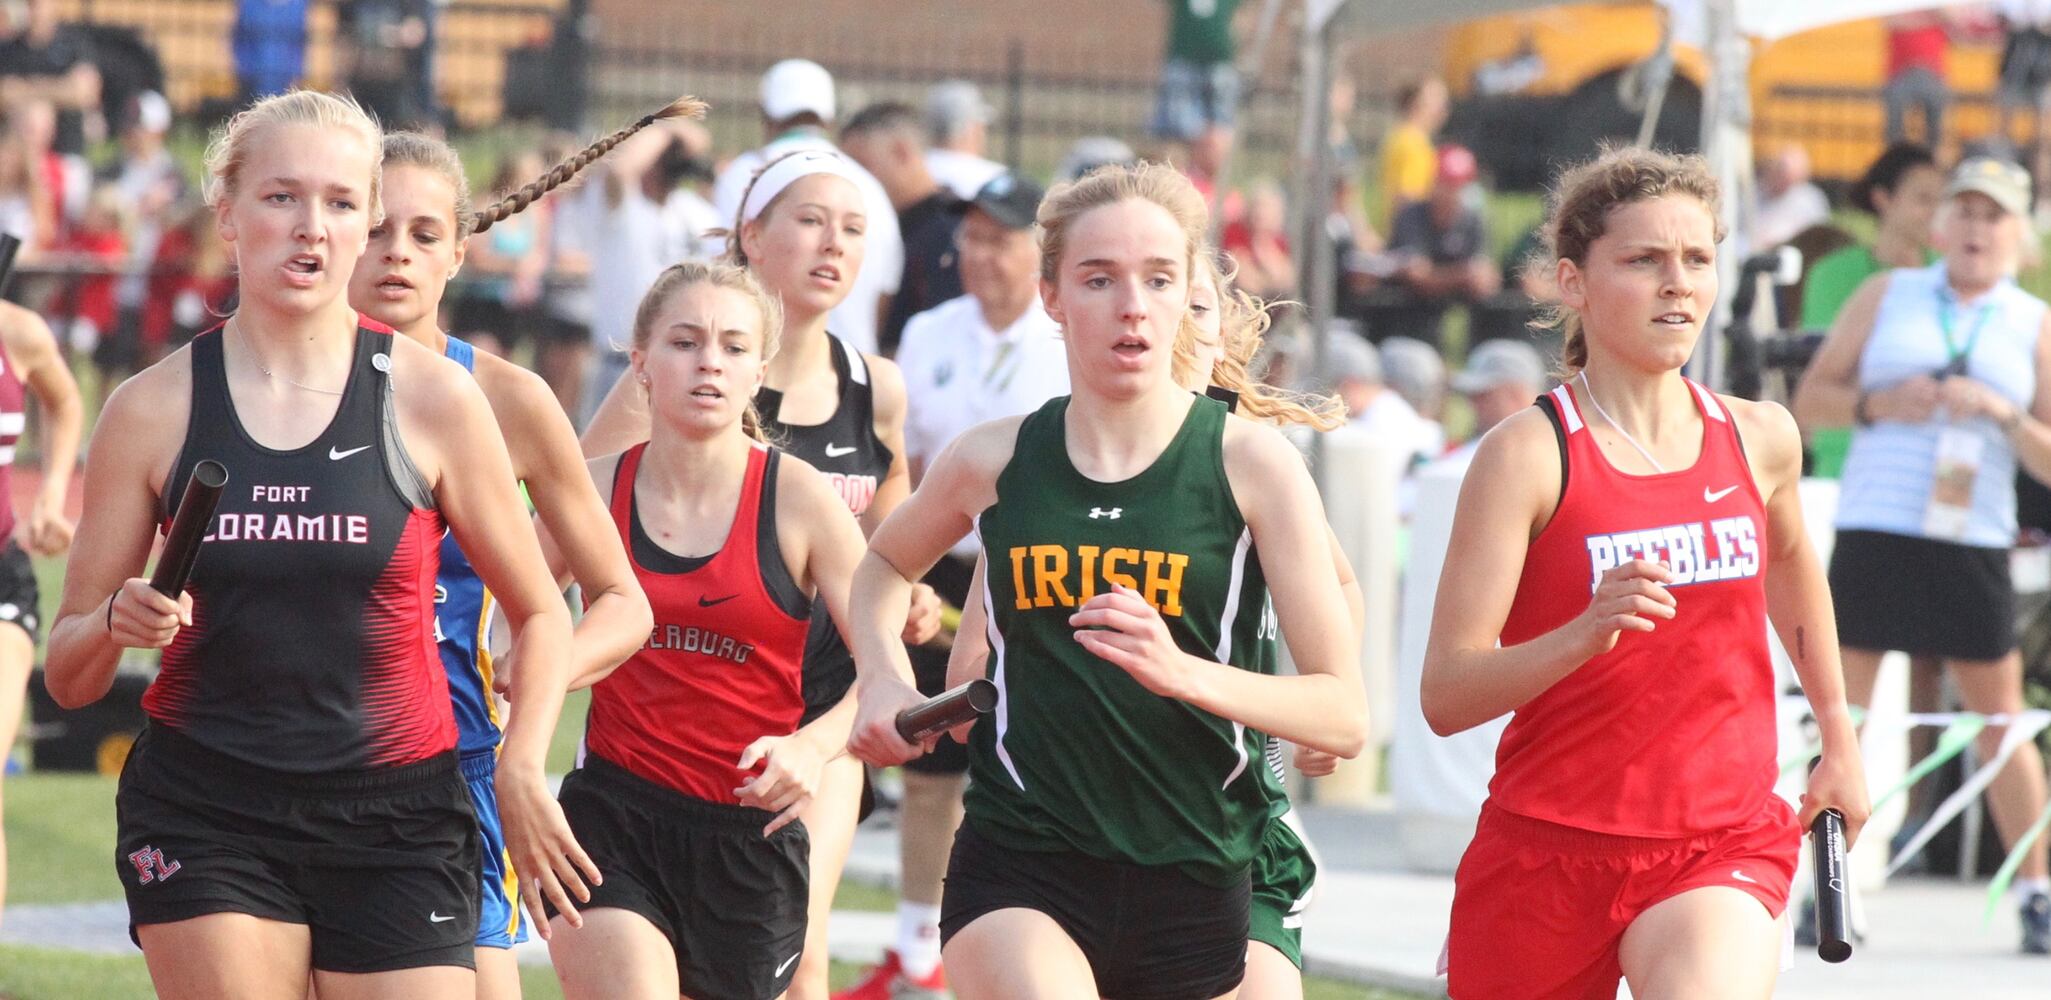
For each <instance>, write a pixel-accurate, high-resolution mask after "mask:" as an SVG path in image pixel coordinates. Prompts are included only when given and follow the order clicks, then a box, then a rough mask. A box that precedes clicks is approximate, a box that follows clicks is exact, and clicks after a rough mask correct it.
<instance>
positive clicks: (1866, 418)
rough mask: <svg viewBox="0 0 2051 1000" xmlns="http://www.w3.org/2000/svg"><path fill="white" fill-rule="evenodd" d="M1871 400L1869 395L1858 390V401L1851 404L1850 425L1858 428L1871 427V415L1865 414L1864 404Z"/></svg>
mask: <svg viewBox="0 0 2051 1000" xmlns="http://www.w3.org/2000/svg"><path fill="white" fill-rule="evenodd" d="M1871 399H1872V394H1871V393H1868V392H1866V391H1865V390H1863V389H1861V390H1859V400H1858V402H1856V403H1853V404H1852V423H1854V424H1857V425H1859V426H1860V427H1871V426H1873V415H1872V414H1871V413H1868V412H1866V403H1867V402H1869V401H1870V400H1871Z"/></svg>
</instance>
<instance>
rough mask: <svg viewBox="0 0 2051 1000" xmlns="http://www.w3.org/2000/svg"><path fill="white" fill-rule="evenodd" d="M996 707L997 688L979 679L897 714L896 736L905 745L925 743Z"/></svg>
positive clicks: (986, 713)
mask: <svg viewBox="0 0 2051 1000" xmlns="http://www.w3.org/2000/svg"><path fill="white" fill-rule="evenodd" d="M996 707H997V685H995V684H992V683H990V682H989V681H987V680H983V679H981V678H977V679H976V680H972V681H970V682H968V683H967V684H963V685H962V686H960V687H958V688H955V689H954V690H952V691H949V692H947V693H946V694H943V695H941V696H939V697H937V698H933V699H930V700H928V701H925V702H923V703H921V704H918V705H914V706H912V707H911V708H907V709H905V710H904V711H902V712H899V713H897V735H898V736H900V737H902V738H903V739H904V741H905V742H906V743H922V742H924V741H925V740H926V738H927V737H929V736H933V735H936V734H938V733H943V732H946V731H947V730H949V729H953V728H954V727H956V726H959V725H961V724H962V723H964V722H969V721H972V720H974V719H975V718H976V716H979V715H988V714H989V713H990V710H991V709H993V708H996Z"/></svg>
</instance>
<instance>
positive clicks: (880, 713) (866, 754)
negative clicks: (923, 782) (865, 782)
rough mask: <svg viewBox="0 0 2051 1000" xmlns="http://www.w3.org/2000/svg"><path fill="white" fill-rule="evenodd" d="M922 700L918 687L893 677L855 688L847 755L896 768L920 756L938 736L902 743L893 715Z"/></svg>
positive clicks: (862, 684) (923, 699) (878, 765)
mask: <svg viewBox="0 0 2051 1000" xmlns="http://www.w3.org/2000/svg"><path fill="white" fill-rule="evenodd" d="M925 700H926V699H925V697H924V696H922V695H920V694H919V689H918V688H915V687H912V686H911V685H910V684H907V683H905V681H904V679H903V678H902V677H897V676H895V675H893V676H891V677H888V678H885V679H882V680H875V681H865V682H863V683H861V684H859V685H857V686H856V688H855V727H854V730H853V731H852V732H850V733H849V734H848V738H847V749H848V752H849V753H851V754H854V755H855V758H856V759H858V760H860V761H861V762H862V763H864V764H872V765H874V766H876V767H896V766H897V765H899V764H903V763H905V762H906V761H910V760H914V759H917V758H919V757H922V756H924V755H925V754H926V753H927V751H930V750H932V749H933V744H934V743H936V742H939V739H940V737H939V736H938V735H935V736H933V737H931V738H929V739H927V740H926V741H925V742H924V743H923V744H918V743H906V742H905V741H904V737H902V736H899V735H897V713H899V712H902V711H904V710H905V709H907V708H914V707H916V706H918V705H919V704H920V703H921V702H924V701H925Z"/></svg>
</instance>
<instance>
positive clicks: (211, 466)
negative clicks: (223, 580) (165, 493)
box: [150, 458, 228, 601]
mask: <svg viewBox="0 0 2051 1000" xmlns="http://www.w3.org/2000/svg"><path fill="white" fill-rule="evenodd" d="M227 485H228V467H227V466H224V465H222V464H221V463H219V462H216V461H214V460H213V459H211V458H209V459H207V460H205V461H203V462H201V463H199V464H198V465H195V466H193V467H192V479H191V480H190V481H188V482H187V483H186V484H185V496H184V498H182V499H180V500H179V501H178V513H176V514H174V515H172V517H171V528H170V530H169V531H166V532H164V552H163V554H162V555H160V556H158V557H157V568H156V571H155V572H153V573H151V574H150V589H151V590H154V591H156V592H157V593H159V594H162V595H164V596H165V597H168V598H170V599H172V600H174V601H175V600H177V599H178V595H179V594H180V593H181V592H183V591H184V590H185V581H186V580H187V579H189V578H191V576H192V566H193V563H195V562H197V561H198V560H199V540H200V539H202V538H205V537H206V533H207V525H208V524H209V523H211V522H212V521H213V519H214V508H215V507H216V506H218V505H219V504H220V502H221V490H222V489H223V488H225V487H226V486H227Z"/></svg>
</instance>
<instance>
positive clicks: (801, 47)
mask: <svg viewBox="0 0 2051 1000" xmlns="http://www.w3.org/2000/svg"><path fill="white" fill-rule="evenodd" d="M235 6H236V5H235V4H234V3H233V2H232V0H68V2H60V3H59V9H60V11H62V12H63V14H64V16H66V17H67V18H69V19H70V22H71V23H73V24H77V25H80V26H82V27H84V28H86V29H88V30H90V31H92V32H94V33H95V34H96V35H99V36H101V37H106V38H122V37H126V38H130V39H133V40H134V41H135V42H137V43H139V44H140V47H141V50H142V51H143V52H145V53H153V54H154V58H155V60H156V61H157V62H158V63H159V64H160V65H161V67H162V83H161V86H162V88H163V90H164V92H165V94H166V96H167V97H169V98H170V99H171V102H172V104H173V105H174V106H175V107H176V108H177V109H178V110H179V111H180V112H181V113H182V114H185V115H188V116H199V117H200V118H201V119H202V120H203V121H209V122H210V121H213V120H217V119H218V118H219V117H220V116H222V115H224V114H225V113H226V112H228V111H229V110H231V109H232V108H233V106H234V102H235V101H236V99H237V97H238V95H239V94H240V88H239V87H238V84H237V79H236V68H235V61H234V58H233V39H234V35H235ZM348 6H349V5H348V4H347V3H346V2H342V0H308V3H307V9H308V14H307V18H306V24H305V35H304V66H305V71H304V75H303V82H304V83H306V84H307V85H310V86H315V87H322V88H334V89H340V88H346V87H347V86H348V85H349V83H350V82H351V76H352V73H351V64H352V62H353V58H352V53H353V52H355V51H356V45H355V43H354V41H353V39H352V34H353V33H352V32H351V31H350V30H348V23H349V22H348V21H347V19H346V17H345V16H344V15H345V8H347V7H348ZM439 10H440V12H441V13H440V17H439V20H438V22H437V24H436V25H435V54H434V59H433V71H432V72H433V80H434V83H433V89H434V93H435V94H436V95H437V97H438V98H439V101H440V104H441V107H442V108H443V109H445V110H446V112H447V117H448V121H449V124H451V125H453V126H455V127H456V128H458V129H464V130H474V129H482V128H490V127H493V126H496V125H498V124H499V123H501V122H502V121H504V120H506V119H507V118H509V117H530V118H540V117H543V116H544V115H546V116H547V118H548V119H549V121H550V123H551V124H557V125H571V126H572V127H580V128H583V129H586V130H596V129H599V128H602V127H604V126H606V125H608V124H609V123H612V122H617V121H622V120H627V119H631V118H632V117H634V116H636V115H638V114H640V113H642V112H643V111H645V110H647V109H648V108H651V107H655V106H658V105H660V104H661V103H662V102H664V101H666V100H668V99H669V98H671V97H674V96H676V95H677V94H679V93H694V94H697V95H698V96H700V97H703V98H705V99H706V100H708V101H709V102H710V103H711V104H712V107H713V111H712V119H711V121H710V122H709V125H710V127H711V128H712V130H713V133H714V136H715V138H716V139H717V140H718V143H719V148H720V149H722V150H732V149H740V148H747V147H749V146H753V145H755V144H757V143H758V142H759V141H760V123H759V121H758V120H757V117H756V116H757V112H756V99H757V89H756V88H757V85H758V81H759V79H760V75H761V73H762V71H763V70H764V69H765V68H767V67H768V66H769V65H770V64H771V63H772V62H774V61H775V60H776V59H778V58H782V57H784V56H786V55H790V54H795V53H805V54H811V55H814V56H815V57H816V58H818V59H819V60H820V61H821V62H822V63H824V64H826V65H827V67H828V68H829V69H831V70H832V71H833V72H834V74H835V76H836V78H837V80H838V83H839V86H840V105H841V108H842V111H843V114H844V115H845V114H846V113H850V112H852V111H854V110H856V109H859V108H860V107H862V106H864V105H866V104H868V103H870V102H872V101H878V100H904V101H908V102H910V103H912V104H914V105H915V106H916V105H917V103H918V102H919V99H920V98H921V97H922V95H923V93H924V91H925V89H926V88H927V87H928V86H930V85H931V84H933V83H936V82H939V81H941V80H947V79H966V80H970V81H973V82H975V83H977V84H978V85H980V86H981V87H982V89H983V91H984V94H985V97H986V99H987V100H988V101H989V102H990V103H991V105H992V106H993V108H994V110H995V112H996V116H995V121H994V122H993V123H992V127H991V132H992V155H993V156H995V157H997V158H1000V159H1004V160H1007V161H1009V162H1012V163H1014V164H1020V165H1025V166H1028V167H1030V168H1036V169H1040V170H1045V169H1046V168H1048V167H1051V166H1052V165H1053V164H1054V163H1055V162H1056V161H1057V160H1058V159H1059V157H1060V156H1061V154H1062V153H1063V152H1064V151H1065V150H1066V149H1067V147H1068V146H1069V145H1070V144H1071V143H1073V142H1074V141H1075V140H1076V139H1078V138H1081V137H1084V136H1091V135H1111V136H1117V137H1121V138H1124V139H1126V140H1127V141H1130V142H1133V143H1134V144H1135V145H1137V146H1140V147H1141V148H1142V149H1144V148H1145V142H1144V137H1145V134H1146V127H1147V125H1148V122H1149V119H1150V118H1151V115H1152V109H1153V102H1154V85H1155V79H1156V74H1157V65H1156V63H1157V57H1156V56H1155V55H1154V54H1153V53H1152V52H1151V51H1148V52H1146V53H1145V54H1144V55H1143V56H1142V57H1140V58H1138V59H1136V60H1127V61H1124V62H1122V63H1107V62H1106V61H1105V60H1103V59H1100V58H1094V57H1092V56H1090V55H1089V54H1088V53H1076V52H1071V51H1069V50H1068V49H1067V48H1065V47H1063V46H1060V45H1056V44H1053V43H1052V42H1050V41H1049V40H1048V38H1047V36H1046V35H1045V34H1044V33H1043V34H1039V35H1035V36H1033V37H1031V38H1026V37H1019V36H1012V37H967V38H964V37H961V36H959V35H958V34H954V33H951V30H950V26H949V25H947V24H944V23H929V24H919V23H908V24H905V25H902V26H898V25H893V30H892V31H890V32H887V33H882V32H877V33H868V34H865V35H862V36H861V37H852V38H834V39H831V40H829V42H830V45H831V48H830V51H826V52H821V51H819V48H820V45H821V39H820V38H819V37H818V35H817V33H816V32H812V33H808V32H807V31H806V27H807V26H806V25H804V24H802V23H791V22H792V21H793V20H794V19H791V18H778V17H774V16H767V15H765V16H763V17H760V18H750V19H746V20H745V21H742V22H738V23H741V24H744V25H746V27H744V28H743V29H741V30H739V31H732V30H723V31H721V32H720V33H719V35H718V36H717V37H705V36H704V35H702V34H699V33H695V32H689V31H685V30H682V29H681V26H679V30H678V31H676V32H674V33H668V32H665V33H664V37H659V38H620V37H617V34H618V33H611V34H608V33H607V32H605V31H604V30H603V29H604V25H602V24H596V25H594V24H590V23H586V24H583V25H581V26H579V25H576V24H574V23H573V22H571V21H570V20H569V19H568V16H567V14H566V13H565V9H564V2H563V0H452V2H450V3H449V4H447V5H446V6H445V7H440V8H439ZM1283 37H1285V38H1286V37H1287V36H1286V35H1284V36H1283ZM294 40H295V39H291V38H288V39H287V41H294ZM122 47H126V46H122ZM1286 48H1287V46H1286V45H1277V46H1276V47H1275V50H1276V51H1283V50H1286ZM388 57H389V54H388V53H387V54H381V55H380V56H379V58H388ZM1284 62H1286V60H1282V59H1278V60H1277V61H1276V64H1275V65H1273V66H1271V67H1269V71H1268V72H1267V73H1266V74H1265V81H1266V85H1265V86H1255V87H1253V88H1251V92H1250V96H1249V99H1248V102H1247V106H1246V110H1245V112H1244V114H1243V117H1242V119H1241V139H1242V142H1241V148H1242V149H1243V150H1245V151H1247V153H1248V154H1249V159H1250V160H1251V161H1252V162H1254V163H1255V164H1259V165H1262V166H1263V167H1264V168H1267V169H1270V171H1271V172H1279V170H1280V166H1279V165H1280V163H1281V160H1282V158H1283V157H1284V156H1285V155H1286V151H1287V150H1288V149H1289V148H1290V146H1291V143H1292V141H1293V136H1294V131H1295V125H1296V111H1297V103H1296V99H1295V97H1294V95H1293V86H1292V85H1291V82H1290V77H1289V71H1290V69H1291V67H1289V66H1287V65H1284V64H1283V63H1284ZM565 105H568V106H565ZM580 105H581V106H580ZM1378 110H1379V109H1375V108H1365V109H1363V112H1362V114H1363V121H1368V120H1373V119H1374V118H1375V117H1376V116H1377V114H1378ZM580 112H581V114H580Z"/></svg>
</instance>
